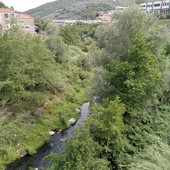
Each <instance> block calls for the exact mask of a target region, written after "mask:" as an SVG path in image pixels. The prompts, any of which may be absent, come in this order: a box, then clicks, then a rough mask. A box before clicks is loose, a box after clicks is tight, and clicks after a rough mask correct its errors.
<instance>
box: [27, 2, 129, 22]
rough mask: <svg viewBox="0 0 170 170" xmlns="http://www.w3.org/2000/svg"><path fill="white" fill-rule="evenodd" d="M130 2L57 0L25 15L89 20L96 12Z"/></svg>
mask: <svg viewBox="0 0 170 170" xmlns="http://www.w3.org/2000/svg"><path fill="white" fill-rule="evenodd" d="M129 2H132V0H115V1H113V0H93V1H91V0H57V1H54V2H50V3H47V4H44V5H41V6H39V7H37V8H34V9H30V10H28V11H27V13H29V14H31V15H33V16H41V17H45V18H52V19H90V17H91V15H93V14H94V13H96V12H98V11H101V10H102V11H107V10H111V9H114V7H116V6H120V5H121V6H126V5H127V4H128V3H129Z"/></svg>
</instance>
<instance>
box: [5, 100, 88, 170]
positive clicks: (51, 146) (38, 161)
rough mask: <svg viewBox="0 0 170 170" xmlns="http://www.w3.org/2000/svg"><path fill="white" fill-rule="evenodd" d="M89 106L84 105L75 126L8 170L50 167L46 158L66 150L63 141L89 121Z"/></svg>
mask: <svg viewBox="0 0 170 170" xmlns="http://www.w3.org/2000/svg"><path fill="white" fill-rule="evenodd" d="M89 105H90V103H89V102H87V103H84V104H83V105H82V107H81V116H80V118H79V120H78V121H77V122H76V124H75V125H74V126H72V127H70V128H69V129H67V130H65V131H63V132H58V133H56V134H54V135H53V136H52V137H51V140H50V141H49V142H48V143H45V144H44V145H43V146H42V147H41V148H39V149H38V150H37V152H36V153H35V154H33V155H29V154H27V155H25V156H24V157H22V158H20V159H18V160H16V161H14V162H12V163H11V164H9V165H8V166H7V168H6V170H29V168H30V167H33V168H38V169H42V168H43V167H45V168H47V167H50V165H51V162H50V161H49V160H44V158H45V157H46V156H48V155H50V154H51V153H60V152H62V151H63V150H64V144H65V143H64V142H63V139H64V138H66V137H70V136H71V135H72V134H73V132H74V129H75V128H76V127H78V126H79V125H80V124H81V123H83V122H85V121H86V120H87V117H88V107H89Z"/></svg>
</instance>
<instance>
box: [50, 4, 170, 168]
mask: <svg viewBox="0 0 170 170" xmlns="http://www.w3.org/2000/svg"><path fill="white" fill-rule="evenodd" d="M162 30H164V31H162ZM95 38H96V41H97V43H98V47H99V49H100V50H99V51H98V52H97V53H95V54H94V58H93V66H94V70H93V72H94V73H93V76H92V82H91V85H92V88H91V94H92V96H93V95H97V97H98V102H97V103H94V104H93V106H92V107H91V117H90V119H89V120H88V122H87V124H86V127H85V128H83V127H82V129H81V130H80V131H78V132H77V134H75V136H73V137H72V138H71V139H68V145H67V146H66V148H65V152H64V153H61V154H59V155H53V156H52V157H53V160H54V165H53V167H52V168H51V169H52V170H56V169H57V170H60V169H61V170H69V169H77V170H80V169H81V170H85V169H91V170H95V169H96V170H97V169H102V170H109V169H111V170H113V169H114V170H119V169H125V170H127V169H129V170H130V169H166V170H168V169H169V158H168V155H169V148H170V147H169V132H170V126H169V123H168V122H169V120H170V117H169V116H170V114H169V110H170V106H169V76H168V75H169V34H168V32H166V28H164V25H160V24H159V23H158V21H157V19H156V18H154V17H153V16H150V15H148V14H146V13H144V12H143V11H141V10H140V9H139V8H138V7H137V6H133V5H132V6H130V7H129V8H128V9H127V10H125V11H124V13H122V14H121V15H120V16H119V17H118V20H117V22H115V23H114V24H112V25H110V26H101V27H98V28H97V30H96V33H95ZM99 103H100V104H99ZM84 134H85V135H84ZM84 136H86V140H84V141H82V140H81V138H84ZM87 143H88V145H87ZM159 147H160V148H159ZM165 148H166V151H165ZM73 151H74V152H73ZM151 154H152V155H151ZM84 155H85V156H84ZM158 159H161V161H160V160H159V161H158Z"/></svg>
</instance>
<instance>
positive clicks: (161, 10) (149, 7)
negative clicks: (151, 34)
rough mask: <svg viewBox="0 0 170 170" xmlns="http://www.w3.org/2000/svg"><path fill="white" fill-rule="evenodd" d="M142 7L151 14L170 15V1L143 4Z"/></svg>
mask: <svg viewBox="0 0 170 170" xmlns="http://www.w3.org/2000/svg"><path fill="white" fill-rule="evenodd" d="M140 7H142V8H143V10H145V11H146V12H148V13H151V14H155V15H160V14H163V15H166V14H169V13H170V0H163V1H155V2H146V3H141V4H140Z"/></svg>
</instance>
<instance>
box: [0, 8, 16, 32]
mask: <svg viewBox="0 0 170 170" xmlns="http://www.w3.org/2000/svg"><path fill="white" fill-rule="evenodd" d="M11 17H14V11H13V10H11V9H9V8H0V28H1V29H3V30H6V29H9V28H10V27H11V23H10V19H11Z"/></svg>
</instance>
